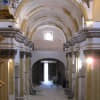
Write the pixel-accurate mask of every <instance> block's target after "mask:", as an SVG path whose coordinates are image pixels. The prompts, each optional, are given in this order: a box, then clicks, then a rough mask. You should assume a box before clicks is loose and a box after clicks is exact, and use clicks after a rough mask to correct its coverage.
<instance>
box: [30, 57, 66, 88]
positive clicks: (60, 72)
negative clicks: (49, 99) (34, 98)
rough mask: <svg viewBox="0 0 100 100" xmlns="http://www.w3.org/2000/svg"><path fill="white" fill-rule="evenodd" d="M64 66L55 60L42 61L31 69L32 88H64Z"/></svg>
mask: <svg viewBox="0 0 100 100" xmlns="http://www.w3.org/2000/svg"><path fill="white" fill-rule="evenodd" d="M65 76H66V75H65V66H64V64H63V63H62V62H60V61H58V60H55V59H42V60H39V61H38V62H36V63H35V64H34V65H33V67H32V85H33V86H41V85H45V86H49V87H51V88H52V86H61V87H63V88H65V87H66V81H67V80H66V77H65Z"/></svg>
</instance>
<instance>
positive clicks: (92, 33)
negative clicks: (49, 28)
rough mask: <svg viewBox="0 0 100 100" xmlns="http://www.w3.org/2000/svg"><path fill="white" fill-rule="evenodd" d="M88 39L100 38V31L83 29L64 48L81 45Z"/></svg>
mask: <svg viewBox="0 0 100 100" xmlns="http://www.w3.org/2000/svg"><path fill="white" fill-rule="evenodd" d="M87 38H100V29H96V28H93V29H91V28H90V29H83V30H81V31H79V33H78V35H77V36H75V37H73V38H72V39H71V40H70V41H67V42H66V44H64V48H69V46H74V45H75V44H76V43H81V42H83V41H85V40H86V39H87Z"/></svg>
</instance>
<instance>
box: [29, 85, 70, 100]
mask: <svg viewBox="0 0 100 100" xmlns="http://www.w3.org/2000/svg"><path fill="white" fill-rule="evenodd" d="M36 90H37V94H36V95H31V96H30V97H29V100H68V99H67V96H66V95H65V94H64V90H63V88H61V87H56V86H51V87H43V86H42V87H37V88H36Z"/></svg>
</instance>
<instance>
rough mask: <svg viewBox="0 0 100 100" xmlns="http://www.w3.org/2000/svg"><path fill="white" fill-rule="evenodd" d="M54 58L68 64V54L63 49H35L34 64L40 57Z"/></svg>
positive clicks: (33, 54)
mask: <svg viewBox="0 0 100 100" xmlns="http://www.w3.org/2000/svg"><path fill="white" fill-rule="evenodd" d="M44 58H53V59H57V60H59V61H61V62H62V63H64V65H65V67H66V66H67V62H66V54H65V53H64V52H62V51H33V53H32V59H31V60H32V65H33V64H34V63H35V62H37V61H38V60H40V59H44Z"/></svg>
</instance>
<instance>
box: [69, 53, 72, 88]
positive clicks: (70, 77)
mask: <svg viewBox="0 0 100 100" xmlns="http://www.w3.org/2000/svg"><path fill="white" fill-rule="evenodd" d="M68 63H69V65H68V66H69V67H68V68H69V88H70V89H72V54H71V53H70V54H69V56H68Z"/></svg>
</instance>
